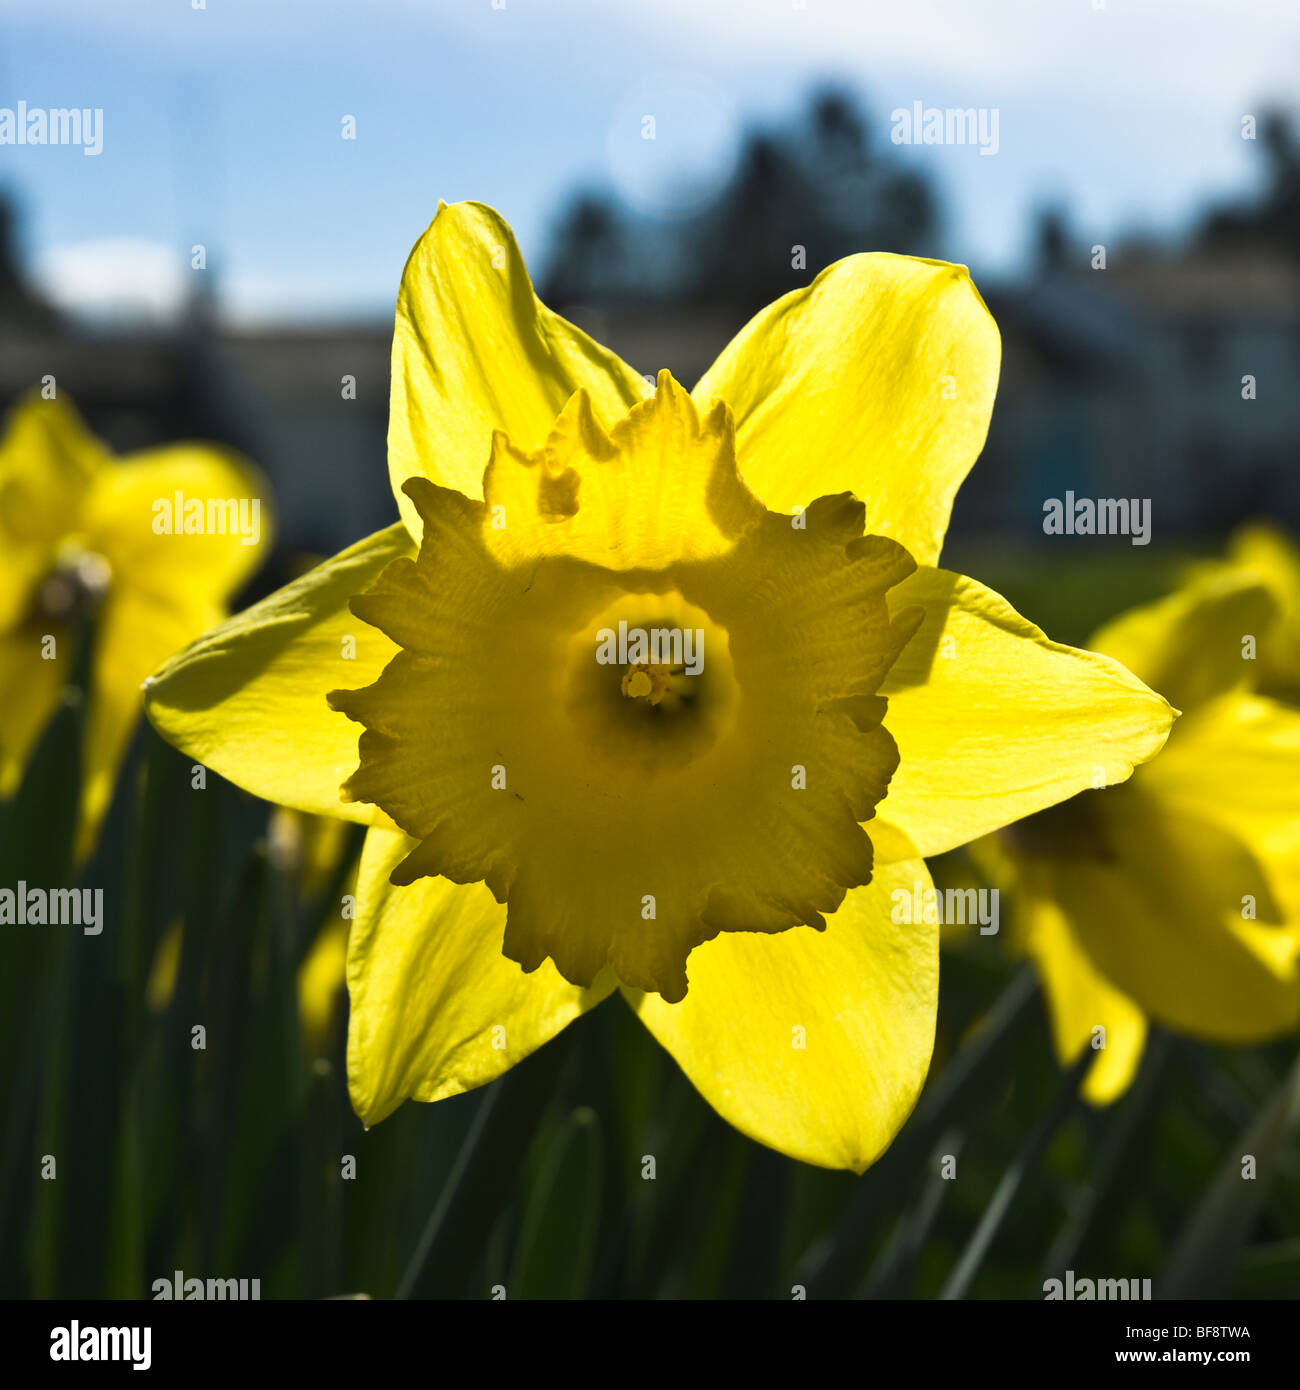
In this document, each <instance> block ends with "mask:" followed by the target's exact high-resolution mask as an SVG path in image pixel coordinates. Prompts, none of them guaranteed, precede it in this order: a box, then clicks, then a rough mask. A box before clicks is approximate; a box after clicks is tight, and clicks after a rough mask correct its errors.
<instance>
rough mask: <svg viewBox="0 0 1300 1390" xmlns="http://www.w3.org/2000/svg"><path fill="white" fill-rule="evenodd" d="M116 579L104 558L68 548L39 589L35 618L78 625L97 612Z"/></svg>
mask: <svg viewBox="0 0 1300 1390" xmlns="http://www.w3.org/2000/svg"><path fill="white" fill-rule="evenodd" d="M112 577H113V574H112V570H111V569H110V568H109V564H108V561H107V560H105V559H104V557H103V556H102V555H100V554H97V553H96V552H95V551H93V550H83V549H82V548H81V547H80V546H75V545H74V546H69V547H66V548H65V549H63V550H62V551H60V553H59V556H58V558H57V559H56V561H55V563H54V567H53V568H52V569H51V570H50V571H49V573H48V574H46V576H45V578H44V579H42V580H41V582H40V583H39V584H38V585H37V587H36V593H35V596H34V598H33V600H32V616H33V617H34V618H36V619H37V620H38V621H44V622H51V623H53V622H63V623H66V622H74V621H75V620H76V619H78V618H80V617H82V616H83V615H84V614H86V613H88V612H90V611H91V610H92V609H93V608H95V606H96V605H97V604H98V603H99V601H100V599H102V598H103V596H104V595H105V593H107V591H108V586H109V582H110V581H111V579H112Z"/></svg>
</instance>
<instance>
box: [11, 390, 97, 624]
mask: <svg viewBox="0 0 1300 1390" xmlns="http://www.w3.org/2000/svg"><path fill="white" fill-rule="evenodd" d="M107 461H108V455H107V454H106V453H105V452H104V450H103V448H102V446H101V445H100V444H99V442H98V441H97V440H96V439H95V438H94V436H93V435H92V434H90V432H89V431H88V430H87V429H86V427H85V426H84V425H83V424H82V422H81V417H80V416H79V415H78V414H77V412H76V410H75V409H74V408H73V407H72V406H71V405H70V404H69V403H68V402H67V401H65V400H63V399H62V398H56V399H55V400H48V401H47V400H42V399H41V398H40V397H39V396H37V395H35V394H34V393H33V394H31V395H28V396H26V397H24V398H23V400H21V401H20V402H19V403H18V405H16V406H15V407H14V409H13V410H12V411H11V412H10V414H9V417H8V419H7V420H6V422H5V434H4V438H3V440H0V560H2V561H3V563H0V631H4V630H5V629H6V628H9V627H11V626H12V625H14V624H16V623H17V622H18V621H19V620H20V619H21V618H22V617H23V615H24V613H25V612H26V611H27V608H28V607H29V604H30V600H31V590H32V586H33V584H35V583H37V582H38V581H39V580H40V579H41V578H42V577H43V575H44V574H45V572H46V571H47V569H48V568H49V566H50V564H51V563H52V561H53V559H54V556H55V553H56V551H57V548H58V544H59V542H60V540H61V539H62V538H63V537H64V536H66V535H68V534H70V533H75V532H76V531H77V530H78V528H79V526H80V523H81V514H82V505H83V502H84V499H85V496H86V493H87V491H88V490H89V487H90V483H91V479H92V478H93V477H94V476H95V474H96V473H97V471H98V470H99V469H100V468H101V467H102V466H103V465H104V464H105V463H106V462H107Z"/></svg>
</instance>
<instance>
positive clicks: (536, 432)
mask: <svg viewBox="0 0 1300 1390" xmlns="http://www.w3.org/2000/svg"><path fill="white" fill-rule="evenodd" d="M999 351H1000V348H999V340H998V334H997V329H996V327H995V325H994V323H993V321H992V319H991V317H990V316H989V314H988V311H987V310H986V309H985V307H984V305H983V303H982V301H981V300H980V298H979V296H978V294H977V293H976V292H975V290H974V288H973V286H972V284H971V282H970V279H969V277H968V276H967V273H966V271H965V270H964V269H963V268H961V267H959V266H954V265H948V264H945V263H942V262H936V261H922V260H912V259H908V258H904V257H898V256H889V255H861V256H854V257H851V258H849V259H848V260H845V261H841V262H839V263H838V264H836V265H834V266H832V267H830V268H829V269H827V270H826V271H824V272H823V273H822V274H821V275H820V276H819V277H818V278H817V280H816V282H815V283H814V284H813V285H812V286H810V287H809V288H808V289H805V290H800V291H798V292H796V293H793V294H790V295H788V296H786V297H785V298H784V299H781V300H779V301H778V302H777V303H775V304H774V305H772V306H771V307H770V308H768V309H767V310H765V311H764V312H762V313H760V314H759V315H758V316H757V317H756V318H755V319H754V320H753V321H752V322H751V323H750V324H749V325H748V326H747V327H746V328H744V329H743V330H742V332H741V333H740V334H739V336H738V337H737V338H736V339H735V340H734V341H733V342H732V343H731V345H730V346H729V347H728V348H727V349H726V350H725V351H724V352H723V353H722V355H721V356H720V357H719V359H718V360H717V362H716V363H715V364H714V365H713V367H712V368H711V369H710V370H709V371H708V372H707V373H706V375H705V376H704V378H703V379H702V380H701V381H700V383H699V384H698V386H697V387H696V388H695V390H694V392H692V393H691V394H689V395H688V394H687V393H686V392H685V391H684V390H683V389H682V388H681V387H679V386H678V385H677V384H676V382H674V381H673V379H672V378H671V377H670V376H669V375H668V374H667V373H662V374H660V376H659V378H658V384H657V388H656V387H654V386H652V385H651V384H649V383H647V382H646V381H645V380H643V379H642V377H641V376H639V375H638V374H637V373H636V372H635V371H633V369H632V368H631V367H629V366H628V365H627V364H625V363H624V362H622V361H620V360H619V359H618V358H617V357H616V356H614V355H613V354H612V353H610V352H608V351H606V350H605V349H604V348H602V347H600V346H599V345H598V344H596V343H595V342H593V341H592V340H591V339H590V338H588V337H587V336H586V335H585V334H583V333H582V332H580V331H579V330H578V329H576V328H575V327H573V326H572V325H571V324H569V323H566V322H565V321H564V320H563V319H561V318H559V317H558V316H557V315H555V314H554V313H552V312H551V311H550V310H548V309H547V308H546V307H545V306H544V305H542V304H541V303H539V302H538V300H537V299H536V298H535V296H534V294H533V290H532V286H531V284H530V282H529V279H528V275H527V272H526V270H525V268H524V264H523V261H522V259H521V257H520V254H519V251H518V249H517V248H516V246H515V243H514V239H513V237H512V235H511V233H510V230H509V228H508V227H507V226H506V225H505V223H504V222H503V221H502V220H501V218H500V217H499V216H498V215H497V214H496V213H494V212H493V211H491V210H490V209H488V208H485V207H482V206H480V205H476V204H458V205H456V206H452V207H441V208H440V209H439V212H438V215H437V216H436V218H435V219H434V221H433V223H432V224H431V226H430V227H429V229H428V231H427V232H426V233H425V235H424V236H423V237H422V238H421V240H420V242H419V243H418V244H417V246H416V248H415V250H414V252H413V253H412V256H411V258H410V261H409V262H408V264H407V267H406V271H405V274H404V276H403V280H402V287H401V292H400V295H399V299H398V312H397V325H396V331H395V335H394V342H393V361H392V396H391V403H390V406H391V408H390V420H389V440H388V443H389V467H390V473H391V478H392V482H393V486H394V492H395V496H396V500H397V504H398V507H399V509H400V512H401V521H400V522H399V523H397V524H396V525H394V526H391V527H389V528H388V529H387V530H386V531H383V532H380V533H379V534H377V535H374V536H371V537H370V538H368V539H366V540H363V541H361V542H359V543H358V544H356V545H354V546H353V547H352V548H351V549H349V550H347V551H344V552H343V553H342V554H340V555H338V556H336V557H335V558H334V559H333V560H330V561H328V562H327V563H325V564H323V565H321V566H320V567H319V568H318V569H316V570H314V571H313V572H312V573H310V574H308V575H306V576H304V577H303V578H301V579H299V580H298V581H297V582H296V583H294V584H291V585H290V586H289V587H288V588H286V589H284V590H282V591H281V592H280V593H278V594H275V595H273V596H272V597H270V598H269V599H267V600H266V601H265V602H263V603H261V604H259V605H257V606H256V607H254V608H252V609H250V610H249V611H248V612H246V613H244V614H241V615H240V616H239V617H237V618H235V619H233V620H231V621H230V622H227V623H225V624H224V625H222V626H221V627H219V628H217V629H216V631H215V632H213V633H211V634H209V635H208V636H207V637H205V638H203V639H202V640H200V641H199V642H197V643H196V644H195V645H194V646H193V647H191V648H190V649H189V650H188V651H187V652H185V653H183V654H181V655H179V656H178V657H176V658H174V659H173V660H172V661H170V662H169V663H168V664H167V665H166V666H165V667H164V668H163V670H162V671H161V672H160V673H159V675H158V677H157V679H156V680H155V681H154V682H153V683H152V685H151V687H150V691H149V695H148V708H149V712H150V716H151V718H152V719H153V721H154V722H155V724H156V725H157V727H158V728H159V729H160V730H161V731H162V732H163V733H164V734H165V735H166V736H167V737H168V738H170V739H171V740H172V741H173V742H175V743H176V744H178V745H179V746H180V747H181V748H183V749H185V750H186V751H187V752H188V753H190V754H191V755H192V756H194V757H196V758H200V759H202V760H203V761H204V762H205V763H207V764H209V765H210V766H211V767H213V768H214V769H216V770H217V771H218V772H220V773H221V774H222V775H223V776H226V777H228V778H230V779H231V780H233V781H235V782H236V783H239V784H240V785H242V786H244V787H246V788H248V789H250V790H252V791H254V792H256V793H258V794H260V795H262V796H265V797H267V798H270V799H275V800H278V801H281V802H284V803H286V804H289V805H292V806H297V807H299V808H301V809H303V810H307V811H313V812H317V813H322V814H331V815H337V816H343V817H346V818H350V819H352V820H355V821H359V822H362V823H364V824H367V825H368V826H369V827H370V829H369V832H368V834H367V837H366V842H365V847H364V850H363V854H362V860H361V867H360V874H359V881H358V888H357V893H358V903H357V919H356V922H355V923H354V925H353V929H352V934H351V940H350V943H349V947H348V985H349V989H350V993H351V1015H350V1022H349V1041H348V1070H349V1083H350V1089H351V1094H352V1099H353V1103H354V1105H355V1107H356V1109H357V1111H358V1113H359V1114H360V1115H361V1117H362V1118H363V1119H364V1120H365V1121H366V1122H367V1123H373V1122H375V1121H377V1120H380V1119H382V1118H383V1117H384V1116H385V1115H387V1114H389V1113H390V1112H391V1111H392V1110H393V1109H395V1108H396V1107H397V1106H398V1105H399V1104H400V1103H401V1102H402V1101H403V1100H404V1099H407V1098H409V1097H415V1098H417V1099H421V1100H437V1099H440V1098H442V1097H444V1096H450V1095H454V1094H456V1093H458V1092H461V1091H465V1090H467V1089H469V1088H470V1087H474V1086H480V1085H482V1084H484V1083H485V1082H488V1081H490V1080H492V1079H493V1078H494V1077H496V1076H498V1075H500V1074H501V1073H502V1072H503V1071H504V1070H506V1068H508V1067H509V1066H511V1065H512V1064H514V1063H516V1062H518V1061H519V1060H520V1059H522V1058H523V1057H525V1056H526V1055H527V1054H528V1053H530V1052H532V1051H533V1050H534V1049H535V1048H537V1047H538V1046H540V1045H541V1044H542V1043H544V1042H545V1041H546V1040H547V1039H548V1038H550V1037H552V1036H553V1035H554V1034H555V1033H557V1032H558V1031H559V1030H560V1029H562V1028H563V1027H565V1025H566V1024H568V1023H570V1022H571V1021H572V1020H573V1019H575V1018H577V1017H578V1016H579V1015H580V1014H581V1013H583V1011H585V1010H587V1009H589V1008H591V1007H592V1006H593V1005H595V1004H597V1003H599V1002H600V1001H601V1000H602V999H604V998H605V997H606V996H608V995H609V994H611V993H613V992H615V991H616V990H617V991H621V992H622V994H623V996H624V998H625V999H626V1000H627V1002H628V1003H629V1004H630V1005H631V1007H632V1008H633V1009H634V1010H635V1011H636V1013H637V1014H638V1016H639V1017H640V1018H641V1020H642V1021H643V1022H644V1023H645V1025H646V1026H647V1027H648V1028H649V1029H650V1031H651V1032H652V1033H653V1034H654V1035H655V1037H656V1038H658V1039H659V1040H660V1042H661V1043H663V1045H664V1046H665V1047H667V1048H668V1050H669V1051H670V1052H671V1053H672V1054H673V1056H674V1057H675V1058H676V1059H677V1060H678V1062H679V1063H680V1064H681V1066H682V1068H683V1069H684V1070H685V1072H686V1074H687V1075H688V1076H689V1077H690V1079H691V1080H692V1081H693V1082H694V1083H695V1085H696V1086H697V1087H698V1088H699V1089H700V1091H701V1092H702V1093H703V1094H704V1095H705V1097H706V1098H707V1099H708V1100H709V1101H710V1102H711V1104H712V1105H713V1106H714V1107H715V1108H716V1109H717V1110H718V1111H719V1112H720V1113H721V1114H722V1115H723V1116H724V1117H726V1118H727V1119H728V1120H729V1121H731V1122H732V1123H733V1124H735V1125H736V1126H737V1127H738V1128H740V1129H741V1130H743V1131H744V1132H745V1133H747V1134H749V1135H751V1136H753V1137H755V1138H757V1139H759V1140H761V1141H762V1142H764V1143H766V1144H769V1145H772V1146H774V1147H776V1148H778V1149H781V1150H783V1151H784V1152H786V1153H788V1154H791V1155H793V1156H795V1157H797V1158H800V1159H804V1160H806V1161H809V1162H812V1163H818V1164H822V1165H826V1166H830V1167H842V1168H852V1169H856V1170H858V1171H861V1170H862V1169H863V1168H865V1167H866V1166H867V1165H868V1164H869V1163H871V1162H872V1160H873V1159H874V1158H875V1157H876V1156H877V1155H878V1154H879V1153H880V1152H881V1151H882V1150H883V1149H884V1148H885V1147H886V1145H887V1144H888V1143H889V1141H890V1139H891V1138H892V1136H893V1135H894V1133H895V1132H896V1131H897V1129H898V1128H899V1126H900V1125H901V1124H902V1122H903V1121H904V1119H905V1118H906V1117H907V1115H908V1113H909V1112H910V1110H911V1108H912V1106H913V1104H914V1103H915V1100H916V1097H917V1094H918V1092H919V1090H920V1087H921V1084H922V1082H923V1080H924V1077H925V1074H926V1070H927V1068H928V1065H929V1059H930V1052H931V1048H932V1045H933V1039H934V1025H935V1010H936V993H937V985H938V953H937V941H938V927H937V925H935V924H934V923H933V921H931V920H928V919H926V920H922V921H915V922H914V921H912V920H910V913H909V912H908V910H907V907H908V904H910V903H911V902H912V901H914V894H915V893H916V892H917V891H921V890H924V889H925V888H928V887H929V883H930V880H929V877H928V874H927V872H926V869H925V865H924V862H923V858H922V856H924V855H926V854H933V853H937V852H939V851H942V850H945V849H948V848H950V847H952V846H954V845H957V844H961V843H964V842H965V841H967V840H970V839H971V838H973V837H974V836H977V835H981V834H984V833H986V832H988V831H991V830H993V829H995V828H996V827H998V826H1001V825H1004V824H1006V823H1007V822H1009V821H1012V820H1016V819H1018V818H1021V817H1023V816H1025V815H1027V814H1031V813H1032V812H1034V811H1038V810H1041V809H1042V808H1044V807H1046V806H1049V805H1051V804H1053V803H1055V802H1058V801H1061V800H1063V799H1065V798H1067V797H1070V796H1073V795H1074V794H1075V793H1076V792H1078V791H1080V790H1081V789H1082V788H1084V787H1087V786H1089V785H1091V784H1092V782H1093V780H1094V778H1095V777H1096V776H1097V775H1098V774H1097V771H1096V769H1097V766H1098V764H1101V765H1103V771H1102V773H1101V776H1102V777H1103V778H1104V780H1105V781H1107V782H1112V781H1120V780H1122V779H1124V778H1126V777H1127V776H1128V775H1129V773H1130V772H1131V770H1132V768H1133V766H1134V765H1135V764H1137V763H1139V762H1141V761H1143V760H1144V759H1146V758H1149V757H1150V756H1151V755H1152V754H1153V753H1154V752H1155V751H1156V750H1157V749H1158V748H1159V747H1160V746H1161V744H1162V743H1163V742H1164V739H1165V736H1166V734H1167V732H1168V728H1169V724H1170V722H1171V719H1172V711H1171V710H1170V708H1169V707H1168V705H1167V704H1166V703H1165V701H1164V700H1163V699H1161V698H1160V697H1159V696H1156V695H1154V694H1153V693H1152V692H1151V691H1149V690H1148V689H1147V688H1146V687H1145V686H1143V685H1142V684H1141V683H1140V682H1139V681H1138V680H1136V679H1135V678H1134V677H1133V676H1132V675H1131V674H1130V673H1129V672H1128V671H1126V670H1125V669H1124V668H1123V667H1122V666H1120V665H1119V664H1118V663H1117V662H1115V661H1112V660H1111V659H1109V658H1107V657H1104V656H1099V655H1095V654H1092V653H1087V652H1080V651H1075V650H1072V649H1070V648H1068V647H1062V646H1058V645H1057V644H1055V643H1053V642H1050V641H1049V640H1048V639H1047V638H1046V637H1045V636H1044V635H1043V634H1042V633H1041V632H1040V631H1039V630H1038V629H1037V628H1035V627H1034V626H1033V625H1032V624H1030V623H1028V622H1026V621H1025V620H1024V619H1023V618H1022V617H1020V616H1019V615H1018V614H1017V613H1015V612H1014V611H1013V610H1012V609H1011V608H1010V606H1009V605H1008V604H1007V603H1006V602H1005V601H1004V600H1002V599H1001V598H1000V597H998V595H996V594H994V593H992V592H991V591H989V590H988V589H986V588H984V587H983V586H982V585H980V584H978V583H976V582H975V581H974V580H971V579H966V578H963V577H961V576H959V575H956V574H951V573H948V572H946V571H944V570H941V569H938V568H936V561H937V559H938V555H939V549H940V545H941V542H942V539H943V535H944V531H945V529H946V527H947V522H948V516H949V511H950V509H951V506H952V501H953V497H954V494H955V493H956V490H957V488H958V486H959V485H960V483H961V481H962V479H963V478H964V476H965V474H966V472H967V471H968V469H969V468H970V466H971V464H972V463H973V462H974V460H975V458H976V456H977V455H978V453H979V451H980V449H981V447H982V445H983V441H984V437H985V432H986V430H987V427H988V422H989V416H990V412H991V410H992V404H993V396H994V392H995V389H996V383H997V374H998V362H999ZM850 494H855V495H850ZM858 499H862V500H858ZM654 633H658V634H660V635H662V634H665V633H666V634H669V636H668V637H666V638H663V644H662V645H661V646H659V647H658V648H657V649H656V648H655V647H653V646H647V645H645V643H646V641H647V640H648V637H649V636H650V635H651V634H654ZM673 633H676V634H677V638H676V639H672V637H671V634H673ZM674 640H675V641H677V642H678V643H680V645H678V646H674V645H673V642H674ZM688 642H689V643H690V646H687V643H688ZM701 654H702V661H697V660H695V657H696V656H698V655H701ZM327 694H328V695H329V698H328V700H327V698H326V697H327ZM886 702H887V718H886ZM352 720H355V721H358V722H359V723H360V724H361V725H362V726H363V731H362V732H361V734H360V740H359V744H358V738H357V725H356V723H352V722H350V721H352ZM882 720H885V721H886V723H887V726H888V727H887V730H886V726H885V724H884V723H882ZM358 764H359V765H358ZM340 787H342V795H340ZM864 821H865V822H869V824H870V833H869V834H868V832H867V831H866V830H864V829H863V827H862V824H861V823H862V822H864ZM521 965H522V966H523V969H521V968H520V966H521Z"/></svg>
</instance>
